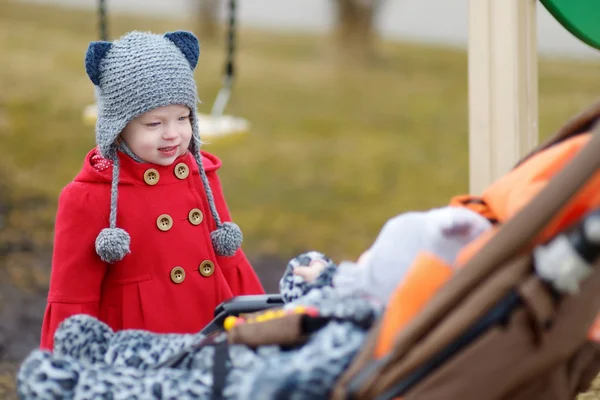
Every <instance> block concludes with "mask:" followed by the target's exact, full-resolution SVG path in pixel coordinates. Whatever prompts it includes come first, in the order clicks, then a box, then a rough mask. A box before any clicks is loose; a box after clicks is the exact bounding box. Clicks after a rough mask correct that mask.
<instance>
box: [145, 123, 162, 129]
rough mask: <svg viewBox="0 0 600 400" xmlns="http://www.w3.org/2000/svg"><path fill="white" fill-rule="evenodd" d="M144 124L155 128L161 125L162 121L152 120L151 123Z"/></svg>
mask: <svg viewBox="0 0 600 400" xmlns="http://www.w3.org/2000/svg"><path fill="white" fill-rule="evenodd" d="M144 125H146V126H148V127H151V128H154V127H155V126H159V125H160V122H150V123H147V124H144Z"/></svg>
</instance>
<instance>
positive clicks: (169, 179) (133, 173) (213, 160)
mask: <svg viewBox="0 0 600 400" xmlns="http://www.w3.org/2000/svg"><path fill="white" fill-rule="evenodd" d="M200 154H201V155H202V164H203V166H204V170H205V171H206V172H207V173H208V172H211V171H215V170H217V169H219V168H220V167H221V160H219V158H218V157H216V156H215V155H213V154H210V153H207V152H204V151H201V152H200ZM98 155H99V151H98V149H97V148H94V149H93V150H91V151H90V152H89V153H88V154H87V156H86V158H85V163H84V165H83V168H82V170H81V171H80V173H79V174H78V175H77V177H76V178H75V180H76V181H83V182H97V183H101V182H105V183H110V182H111V181H112V170H113V168H112V162H110V161H109V160H105V159H104V164H105V165H108V166H109V167H108V168H104V169H101V170H98V169H97V168H94V164H96V163H97V161H92V158H94V159H96V160H97V158H98ZM118 157H119V162H120V164H121V168H120V171H119V183H120V184H127V185H145V186H147V185H148V184H147V183H146V181H145V179H144V176H145V174H147V173H148V171H149V170H154V171H155V172H157V173H158V181H157V182H156V183H155V184H154V185H152V186H162V185H169V184H173V183H178V182H181V180H182V179H181V178H180V177H178V176H177V174H176V169H177V166H178V165H180V164H183V165H185V166H186V167H187V168H188V171H189V175H188V177H187V178H185V179H189V178H190V177H192V176H198V175H199V174H200V173H199V171H198V166H197V164H196V159H195V158H194V157H193V155H192V154H191V153H190V152H189V151H188V152H186V153H185V154H184V155H182V156H180V157H178V158H177V159H176V160H175V161H174V162H173V163H172V164H171V165H168V166H162V165H157V164H152V163H138V162H136V161H134V160H133V159H132V158H131V157H129V156H128V155H126V154H124V153H122V152H119V153H118Z"/></svg>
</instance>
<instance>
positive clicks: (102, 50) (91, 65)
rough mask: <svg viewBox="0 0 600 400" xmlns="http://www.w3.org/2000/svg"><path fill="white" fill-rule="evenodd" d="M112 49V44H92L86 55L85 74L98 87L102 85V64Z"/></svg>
mask: <svg viewBox="0 0 600 400" xmlns="http://www.w3.org/2000/svg"><path fill="white" fill-rule="evenodd" d="M111 48H112V43H110V42H105V41H99V42H91V43H90V45H89V46H88V49H87V52H86V53H85V72H87V74H88V76H89V77H90V80H91V81H92V82H93V83H94V85H96V86H99V85H100V62H101V61H102V59H104V57H105V56H106V53H108V51H109V50H110V49H111Z"/></svg>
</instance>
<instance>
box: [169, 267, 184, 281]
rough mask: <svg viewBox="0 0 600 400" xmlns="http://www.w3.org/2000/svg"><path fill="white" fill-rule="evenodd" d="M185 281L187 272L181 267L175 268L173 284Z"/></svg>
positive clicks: (172, 274)
mask: <svg viewBox="0 0 600 400" xmlns="http://www.w3.org/2000/svg"><path fill="white" fill-rule="evenodd" d="M184 279H185V271H184V269H183V268H181V267H175V268H173V269H172V270H171V280H172V281H173V283H181V282H183V280H184Z"/></svg>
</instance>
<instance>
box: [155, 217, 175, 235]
mask: <svg viewBox="0 0 600 400" xmlns="http://www.w3.org/2000/svg"><path fill="white" fill-rule="evenodd" d="M156 226H158V229H160V230H161V231H163V232H166V231H168V230H169V229H171V228H172V227H173V218H171V216H170V215H169V214H162V215H159V216H158V218H156Z"/></svg>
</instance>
